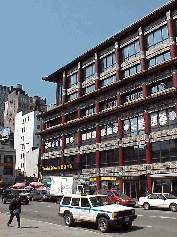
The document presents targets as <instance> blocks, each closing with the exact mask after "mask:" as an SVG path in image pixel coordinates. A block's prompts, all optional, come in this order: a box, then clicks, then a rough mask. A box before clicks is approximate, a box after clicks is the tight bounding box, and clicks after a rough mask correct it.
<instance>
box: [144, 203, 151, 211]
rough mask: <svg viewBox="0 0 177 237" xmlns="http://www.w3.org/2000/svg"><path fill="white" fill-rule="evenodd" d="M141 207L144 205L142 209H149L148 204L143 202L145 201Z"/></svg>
mask: <svg viewBox="0 0 177 237" xmlns="http://www.w3.org/2000/svg"><path fill="white" fill-rule="evenodd" d="M143 207H144V210H149V208H150V205H149V203H148V202H145V203H144V204H143Z"/></svg>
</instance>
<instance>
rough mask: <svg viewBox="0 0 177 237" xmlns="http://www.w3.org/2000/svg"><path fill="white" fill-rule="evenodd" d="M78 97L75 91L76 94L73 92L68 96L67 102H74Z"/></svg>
mask: <svg viewBox="0 0 177 237" xmlns="http://www.w3.org/2000/svg"><path fill="white" fill-rule="evenodd" d="M77 97H78V92H77V91H76V92H74V93H73V94H70V95H69V96H68V100H74V99H76V98H77Z"/></svg>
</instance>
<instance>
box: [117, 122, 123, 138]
mask: <svg viewBox="0 0 177 237" xmlns="http://www.w3.org/2000/svg"><path fill="white" fill-rule="evenodd" d="M118 135H119V139H122V135H123V123H122V120H121V119H119V120H118Z"/></svg>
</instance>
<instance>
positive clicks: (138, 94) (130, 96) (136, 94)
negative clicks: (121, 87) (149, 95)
mask: <svg viewBox="0 0 177 237" xmlns="http://www.w3.org/2000/svg"><path fill="white" fill-rule="evenodd" d="M142 97H143V91H142V90H139V91H137V92H134V93H131V94H128V95H126V96H124V97H123V102H124V103H125V102H130V101H133V100H136V99H139V98H142Z"/></svg>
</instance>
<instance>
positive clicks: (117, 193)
mask: <svg viewBox="0 0 177 237" xmlns="http://www.w3.org/2000/svg"><path fill="white" fill-rule="evenodd" d="M114 193H115V195H116V196H120V197H127V195H126V194H124V193H122V192H121V191H114Z"/></svg>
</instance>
